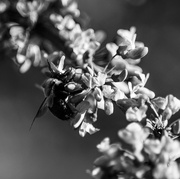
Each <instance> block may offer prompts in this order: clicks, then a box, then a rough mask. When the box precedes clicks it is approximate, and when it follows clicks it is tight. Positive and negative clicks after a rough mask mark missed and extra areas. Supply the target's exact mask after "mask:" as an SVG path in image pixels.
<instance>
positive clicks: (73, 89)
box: [30, 61, 84, 129]
mask: <svg viewBox="0 0 180 179" xmlns="http://www.w3.org/2000/svg"><path fill="white" fill-rule="evenodd" d="M48 69H49V72H48V76H49V78H48V79H47V80H45V81H44V83H43V84H42V88H43V91H44V95H45V99H44V100H43V102H42V104H41V105H40V107H39V109H38V111H37V113H36V115H35V117H34V119H33V121H32V123H31V126H30V129H31V128H32V126H33V124H34V122H35V120H36V118H38V117H41V116H42V115H43V114H44V113H45V112H46V111H47V109H49V110H50V112H51V113H52V114H53V115H54V116H56V117H57V118H59V119H61V120H64V121H67V120H69V119H71V118H73V117H74V116H75V115H76V114H77V110H76V108H75V105H74V104H72V103H71V102H70V101H69V98H70V97H72V96H74V95H76V94H79V93H81V92H82V91H83V90H84V87H83V83H82V80H81V79H82V78H83V72H82V70H81V69H75V68H73V67H69V68H68V69H67V70H64V71H60V70H58V68H57V67H56V66H55V65H54V64H53V63H52V62H49V61H48ZM80 100H81V99H80ZM78 101H79V100H78Z"/></svg>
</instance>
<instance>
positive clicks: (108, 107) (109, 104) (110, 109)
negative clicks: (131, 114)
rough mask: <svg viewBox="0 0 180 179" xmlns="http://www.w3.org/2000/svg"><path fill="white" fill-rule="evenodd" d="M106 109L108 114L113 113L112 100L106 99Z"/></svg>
mask: <svg viewBox="0 0 180 179" xmlns="http://www.w3.org/2000/svg"><path fill="white" fill-rule="evenodd" d="M104 110H105V112H106V114H107V115H111V114H112V113H113V112H114V106H113V103H112V101H111V100H109V99H106V100H105V103H104Z"/></svg>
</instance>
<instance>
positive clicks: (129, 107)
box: [0, 0, 180, 179]
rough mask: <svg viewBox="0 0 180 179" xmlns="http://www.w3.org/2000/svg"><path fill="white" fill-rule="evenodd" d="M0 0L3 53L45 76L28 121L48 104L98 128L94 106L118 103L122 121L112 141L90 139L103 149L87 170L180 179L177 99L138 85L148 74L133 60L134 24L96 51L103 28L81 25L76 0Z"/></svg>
mask: <svg viewBox="0 0 180 179" xmlns="http://www.w3.org/2000/svg"><path fill="white" fill-rule="evenodd" d="M129 2H131V1H129ZM144 2H145V1H138V4H141V3H144ZM0 5H1V8H0V13H1V16H0V20H1V21H0V39H1V41H2V45H1V51H5V53H6V52H7V51H9V50H10V53H8V54H6V55H10V56H11V57H12V59H13V60H14V62H15V63H16V64H17V67H18V69H19V71H20V72H21V73H25V72H27V71H28V70H29V69H30V67H31V66H32V65H33V66H35V67H38V68H40V69H41V72H42V73H44V74H45V75H46V77H47V78H46V79H45V81H44V82H43V84H42V90H43V92H44V96H45V97H44V100H43V102H42V104H41V105H40V107H39V109H38V111H37V114H36V116H35V118H34V120H33V121H32V125H33V123H34V122H35V119H36V118H38V117H41V116H42V115H43V114H44V113H45V112H46V111H47V110H49V111H50V112H51V113H52V114H53V115H54V116H56V117H57V118H59V119H61V120H63V121H68V122H69V123H70V125H71V126H72V127H73V128H74V129H78V131H79V135H80V136H82V137H85V135H87V133H88V134H94V133H96V132H98V131H99V130H100V129H99V128H96V127H95V126H94V125H96V124H95V122H96V121H97V120H101V119H99V118H98V115H97V112H98V109H100V110H103V111H104V112H105V113H106V114H107V115H111V114H113V113H114V106H117V107H118V108H119V109H120V110H121V111H122V112H123V113H124V115H125V117H126V119H127V121H128V122H129V123H128V125H127V126H126V128H124V129H120V130H119V131H118V139H117V142H115V143H112V144H111V143H110V139H109V138H105V139H104V140H103V141H102V142H101V143H100V144H99V145H97V148H98V150H99V152H100V153H102V156H100V157H99V158H97V159H96V160H95V162H94V168H93V169H92V170H89V171H88V173H89V174H90V175H91V176H92V177H93V178H95V179H115V178H117V179H150V178H154V179H179V178H180V166H179V158H180V152H179V149H180V143H179V140H178V139H179V135H180V119H177V120H175V121H174V120H172V116H173V115H174V114H175V113H177V112H178V111H179V109H180V100H179V99H177V98H176V97H174V96H173V95H172V94H169V95H167V96H166V97H159V96H156V94H155V93H154V92H153V91H152V90H151V89H148V88H147V87H146V86H145V85H146V82H147V80H148V79H149V74H144V73H143V70H142V68H141V67H140V66H138V64H139V63H140V62H141V60H142V59H143V57H144V56H146V55H147V54H148V47H146V46H145V45H144V43H142V42H137V41H136V36H137V35H136V28H135V27H131V28H130V30H124V29H119V30H117V34H116V37H115V40H114V41H112V42H109V43H107V44H106V46H105V48H104V49H102V51H103V53H102V54H100V56H98V50H99V49H100V48H101V44H102V42H103V40H104V38H105V33H104V32H102V31H96V32H95V31H94V30H93V29H91V28H87V27H86V21H87V17H86V16H83V15H81V12H80V10H79V9H78V4H77V2H76V1H73V0H61V1H60V0H59V1H58V0H45V1H42V0H31V1H30V0H27V1H26V0H17V1H13V2H10V1H8V0H1V1H0ZM12 14H13V15H12ZM41 29H43V31H41ZM97 56H98V57H97ZM32 125H31V126H30V127H32Z"/></svg>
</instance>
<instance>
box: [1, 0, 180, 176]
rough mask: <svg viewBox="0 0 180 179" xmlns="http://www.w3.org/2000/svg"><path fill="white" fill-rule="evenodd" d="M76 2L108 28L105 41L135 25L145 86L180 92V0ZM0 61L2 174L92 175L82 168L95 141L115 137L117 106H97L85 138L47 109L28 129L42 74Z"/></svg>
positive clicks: (119, 117) (120, 121) (120, 122)
mask: <svg viewBox="0 0 180 179" xmlns="http://www.w3.org/2000/svg"><path fill="white" fill-rule="evenodd" d="M134 1H135V0H134ZM79 8H80V10H81V11H84V12H86V13H87V14H88V15H89V17H90V19H91V21H90V27H92V28H94V29H95V30H104V31H105V32H106V33H107V42H108V41H111V39H112V38H113V37H114V36H115V34H116V31H117V30H118V29H119V28H122V29H129V28H130V27H131V26H135V27H137V40H139V41H142V42H144V43H145V45H146V46H147V47H149V53H148V55H147V56H146V57H145V58H144V59H143V60H142V62H141V64H140V66H141V67H142V68H143V69H144V72H145V73H150V79H149V81H148V83H147V87H149V88H150V89H152V90H153V91H154V92H155V93H156V96H162V97H165V96H166V95H167V94H170V93H172V94H174V95H175V96H176V97H178V98H180V91H179V89H180V84H179V81H180V70H179V69H180V1H179V0H147V2H146V3H145V4H143V5H142V6H133V5H131V4H128V3H127V2H126V0H79ZM0 63H1V65H0V178H2V179H12V178H13V179H70V178H78V179H85V178H90V177H89V176H88V174H86V169H92V163H93V161H94V159H95V158H96V157H97V156H98V155H99V154H98V152H97V150H96V145H97V144H98V143H99V142H100V141H101V140H102V139H103V138H104V137H107V136H110V137H111V139H112V141H114V140H115V138H116V134H117V131H118V129H120V128H121V127H123V126H124V125H125V123H126V122H125V119H124V117H123V114H122V113H121V112H120V110H118V109H116V111H115V114H114V115H113V116H108V117H107V116H106V115H105V114H104V113H103V112H100V113H99V120H98V122H97V123H96V126H97V127H99V128H100V129H101V131H100V132H98V133H96V134H94V135H92V136H89V135H87V136H86V137H85V138H81V137H79V136H78V132H77V131H74V130H72V128H71V127H70V126H69V125H68V123H66V122H63V121H60V120H58V119H57V118H55V117H54V116H52V115H51V114H50V113H49V112H48V113H46V115H45V116H43V117H41V118H39V119H38V120H37V121H36V123H35V124H34V126H33V128H32V130H31V131H30V132H29V127H30V123H31V121H32V119H33V117H34V116H35V114H36V111H37V109H38V107H39V105H40V103H41V101H42V100H43V94H42V92H41V91H40V90H38V89H37V88H35V84H36V83H38V84H41V82H42V81H43V79H44V77H43V76H42V75H41V74H40V73H39V70H38V69H35V68H31V69H30V71H28V72H27V73H26V74H23V75H22V74H19V73H18V72H17V70H16V68H15V66H14V64H13V62H12V61H10V60H8V59H1V62H0Z"/></svg>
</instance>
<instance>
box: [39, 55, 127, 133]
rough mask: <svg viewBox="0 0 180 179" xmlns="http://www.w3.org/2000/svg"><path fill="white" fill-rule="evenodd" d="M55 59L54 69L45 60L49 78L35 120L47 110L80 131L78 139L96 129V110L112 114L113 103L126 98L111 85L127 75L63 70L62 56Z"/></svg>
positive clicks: (88, 69)
mask: <svg viewBox="0 0 180 179" xmlns="http://www.w3.org/2000/svg"><path fill="white" fill-rule="evenodd" d="M54 56H59V58H60V62H59V65H58V67H56V66H55V65H54V63H52V60H51V59H48V60H47V61H48V67H49V70H48V71H46V74H48V78H47V80H45V82H44V83H43V85H42V87H43V90H44V94H45V100H44V102H43V104H42V106H41V107H40V110H39V111H38V114H37V115H36V117H39V116H40V115H41V114H42V112H44V111H45V109H46V108H49V110H50V111H51V112H52V114H54V115H55V116H56V117H58V118H59V119H62V120H68V121H70V123H71V125H73V127H74V128H79V134H80V135H81V136H85V134H86V133H87V132H88V133H89V134H93V133H95V132H96V131H98V130H99V129H96V128H94V127H93V125H92V123H94V122H95V121H96V120H97V110H98V109H102V110H104V111H105V112H106V114H108V115H111V114H112V113H113V111H114V107H113V103H114V102H116V101H117V100H118V99H123V98H125V94H124V92H123V91H121V90H120V89H118V88H117V87H116V86H115V85H113V82H114V80H113V79H115V78H116V83H117V80H119V83H121V82H122V81H123V80H125V79H126V76H124V74H123V73H120V74H118V75H115V74H108V73H107V72H106V71H101V72H98V73H96V72H95V71H94V70H93V69H92V68H91V67H90V66H87V67H86V68H85V69H81V68H73V67H69V68H64V61H65V56H64V55H61V54H56V55H54Z"/></svg>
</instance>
